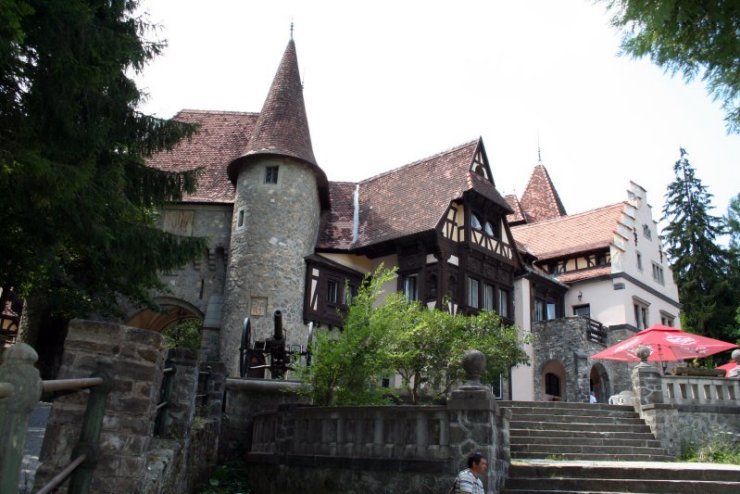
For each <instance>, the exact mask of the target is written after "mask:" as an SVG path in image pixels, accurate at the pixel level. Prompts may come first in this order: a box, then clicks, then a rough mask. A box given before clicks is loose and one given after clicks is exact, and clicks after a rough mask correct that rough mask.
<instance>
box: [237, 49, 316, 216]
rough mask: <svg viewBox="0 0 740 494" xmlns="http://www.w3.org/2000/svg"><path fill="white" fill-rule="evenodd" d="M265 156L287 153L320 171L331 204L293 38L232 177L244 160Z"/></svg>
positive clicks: (284, 154) (285, 154)
mask: <svg viewBox="0 0 740 494" xmlns="http://www.w3.org/2000/svg"><path fill="white" fill-rule="evenodd" d="M264 155H278V156H287V157H291V158H295V159H297V160H300V161H303V162H304V163H306V164H307V165H309V166H310V167H311V168H312V169H313V171H314V172H315V173H316V178H317V181H318V184H319V190H320V192H321V198H322V200H321V202H322V206H326V205H328V192H327V187H328V185H327V179H326V174H325V173H324V171H323V170H322V169H321V168H320V167H319V166H318V164H317V163H316V158H315V157H314V154H313V148H312V147H311V134H310V132H309V130H308V119H307V118H306V105H305V103H304V101H303V85H302V84H301V77H300V73H299V72H298V57H297V56H296V49H295V42H294V41H293V40H292V39H291V40H290V41H289V42H288V46H287V47H286V48H285V52H284V53H283V58H282V60H281V61H280V66H279V67H278V70H277V73H276V74H275V78H274V79H273V81H272V86H270V91H269V93H268V94H267V98H266V99H265V103H264V105H263V106H262V111H261V112H260V116H259V119H258V120H257V124H256V126H255V129H254V132H253V133H252V137H251V138H250V139H249V142H248V143H247V147H246V149H245V150H244V152H243V153H242V155H241V156H240V157H239V158H237V159H235V160H234V161H232V162H231V163H229V166H228V167H227V173H228V176H229V179H230V180H231V181H232V182H234V183H235V182H236V178H237V175H238V172H239V167H240V166H241V165H242V164H243V163H246V162H248V161H250V160H251V159H253V158H254V157H257V156H264ZM325 199H326V201H327V202H325Z"/></svg>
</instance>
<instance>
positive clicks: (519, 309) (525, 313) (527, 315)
mask: <svg viewBox="0 0 740 494" xmlns="http://www.w3.org/2000/svg"><path fill="white" fill-rule="evenodd" d="M529 301H530V285H529V280H527V279H525V278H520V279H518V280H515V281H514V323H515V324H516V325H517V327H518V328H519V335H520V337H522V338H523V337H524V336H525V335H527V334H529V329H530V328H531V327H532V321H531V310H530V306H529ZM524 351H525V352H526V353H527V355H528V356H529V360H530V362H532V361H533V358H534V354H533V350H532V345H531V344H529V343H528V344H526V345H524ZM511 399H513V400H522V401H533V400H534V367H532V366H531V365H519V366H516V367H514V368H513V369H512V370H511Z"/></svg>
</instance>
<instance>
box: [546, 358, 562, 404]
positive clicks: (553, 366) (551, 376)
mask: <svg viewBox="0 0 740 494" xmlns="http://www.w3.org/2000/svg"><path fill="white" fill-rule="evenodd" d="M542 385H543V390H542V391H543V399H544V400H545V401H564V400H565V396H566V394H565V391H566V389H565V367H564V366H563V364H561V363H560V362H559V361H557V360H550V361H549V362H547V363H546V364H545V365H544V366H543V367H542Z"/></svg>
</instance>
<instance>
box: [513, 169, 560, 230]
mask: <svg viewBox="0 0 740 494" xmlns="http://www.w3.org/2000/svg"><path fill="white" fill-rule="evenodd" d="M521 207H522V210H523V211H524V218H525V219H526V220H527V223H534V222H536V221H542V220H546V219H550V218H557V217H560V216H565V214H566V212H565V207H564V206H563V202H562V201H561V200H560V196H559V195H558V191H557V190H555V185H553V183H552V180H551V179H550V174H549V173H547V169H546V168H545V167H544V165H541V164H540V165H537V166H535V167H534V171H533V172H532V176H531V177H529V183H527V188H526V189H524V194H522V199H521Z"/></svg>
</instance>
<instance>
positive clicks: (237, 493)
mask: <svg viewBox="0 0 740 494" xmlns="http://www.w3.org/2000/svg"><path fill="white" fill-rule="evenodd" d="M199 492H200V494H249V492H250V491H249V483H248V482H247V469H246V466H245V464H244V462H243V461H232V462H230V463H226V464H224V465H219V466H217V467H216V470H215V471H214V472H213V475H212V476H211V478H210V480H209V481H208V485H207V486H205V487H204V488H202V489H201V490H200V491H199Z"/></svg>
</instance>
